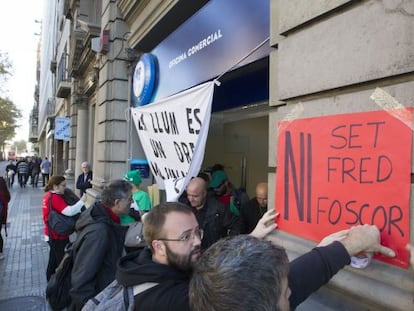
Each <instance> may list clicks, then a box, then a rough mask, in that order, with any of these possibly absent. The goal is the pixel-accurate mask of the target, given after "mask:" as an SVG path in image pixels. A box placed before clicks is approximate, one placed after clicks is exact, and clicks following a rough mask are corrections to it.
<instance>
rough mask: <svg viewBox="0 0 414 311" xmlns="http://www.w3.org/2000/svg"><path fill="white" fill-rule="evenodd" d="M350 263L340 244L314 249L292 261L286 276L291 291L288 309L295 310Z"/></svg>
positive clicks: (334, 243)
mask: <svg viewBox="0 0 414 311" xmlns="http://www.w3.org/2000/svg"><path fill="white" fill-rule="evenodd" d="M350 261H351V259H350V257H349V255H348V252H347V251H346V249H345V247H344V246H343V245H342V244H341V243H340V242H333V243H332V244H330V245H328V246H325V247H316V248H314V249H312V250H311V251H310V252H308V253H306V254H304V255H302V256H300V257H298V258H296V259H295V260H293V261H292V262H291V263H290V270H289V275H288V279H289V288H290V290H291V291H292V294H291V295H290V298H289V301H290V309H291V310H295V308H296V307H297V306H298V305H299V304H300V303H302V302H303V301H304V300H305V299H306V298H308V297H309V296H310V295H311V294H312V293H313V292H315V291H317V290H318V289H319V288H320V287H322V286H323V285H324V284H326V283H328V282H329V280H330V279H331V278H332V277H333V276H334V275H335V274H336V273H337V272H338V271H339V270H341V269H342V268H343V267H344V266H346V265H348V264H349V263H350Z"/></svg>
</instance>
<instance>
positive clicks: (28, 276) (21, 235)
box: [0, 182, 49, 311]
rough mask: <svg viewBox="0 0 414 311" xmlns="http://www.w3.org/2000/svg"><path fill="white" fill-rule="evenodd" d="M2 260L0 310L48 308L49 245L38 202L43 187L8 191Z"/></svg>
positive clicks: (40, 200)
mask: <svg viewBox="0 0 414 311" xmlns="http://www.w3.org/2000/svg"><path fill="white" fill-rule="evenodd" d="M10 194H11V197H12V199H11V201H10V203H9V216H8V221H7V222H8V224H7V231H8V237H5V233H4V229H3V230H2V236H3V239H4V250H3V253H4V256H5V258H4V260H1V261H0V310H11V311H13V310H19V311H26V310H45V311H46V310H49V309H48V307H47V304H46V301H45V288H46V272H45V271H46V265H47V261H48V256H49V247H48V245H47V243H46V242H44V241H43V221H42V212H41V202H42V197H43V194H44V192H43V188H42V187H40V188H32V186H31V185H27V186H26V188H20V186H19V185H18V184H17V183H16V182H15V184H14V186H13V188H12V189H11V191H10Z"/></svg>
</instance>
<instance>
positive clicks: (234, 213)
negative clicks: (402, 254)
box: [0, 158, 414, 311]
mask: <svg viewBox="0 0 414 311" xmlns="http://www.w3.org/2000/svg"><path fill="white" fill-rule="evenodd" d="M45 160H47V158H45ZM33 161H34V160H33ZM41 163H42V162H40V164H39V169H40V170H42V165H41ZM9 165H13V163H9ZM11 169H12V168H11V167H10V168H9V170H11ZM81 170H82V172H81V174H80V175H79V176H78V178H77V182H76V188H77V189H78V190H79V193H80V197H77V196H75V195H74V194H73V192H71V191H70V190H69V189H67V188H66V180H65V177H63V176H59V175H53V176H51V177H50V178H49V176H47V178H46V176H45V178H44V180H45V188H44V191H45V194H44V197H43V203H42V213H43V220H44V234H45V240H46V241H47V243H48V244H49V249H50V251H49V261H48V265H47V269H46V278H47V280H49V279H50V278H51V276H52V275H53V274H54V273H55V271H56V268H57V267H58V265H59V263H60V262H61V260H62V258H63V256H64V253H65V248H66V247H67V246H68V245H70V239H69V235H62V234H58V233H57V232H55V231H54V230H53V229H52V228H51V227H50V226H49V224H48V217H49V213H50V210H51V209H54V210H55V211H57V212H59V213H61V214H63V215H66V216H75V215H77V217H78V218H77V221H76V228H75V229H76V231H75V232H76V234H75V236H74V239H72V240H74V241H73V244H72V246H71V247H72V249H73V251H74V263H73V268H72V273H71V289H70V291H69V295H70V297H71V304H70V305H69V306H68V310H81V309H82V307H83V306H84V305H85V304H86V302H87V301H88V300H89V299H91V298H93V297H94V296H96V295H97V294H98V293H99V292H101V291H102V290H104V289H105V287H106V286H108V285H109V284H110V283H111V282H112V281H114V280H117V282H118V283H119V284H121V285H123V286H125V287H128V286H135V285H141V286H144V288H146V287H145V286H147V285H148V284H151V286H148V287H147V288H146V290H143V291H141V292H140V293H138V294H136V295H135V297H134V300H135V310H243V309H245V306H246V305H248V306H255V305H256V304H257V302H258V301H260V305H261V309H260V310H281V311H285V310H294V309H295V308H296V307H297V306H298V305H299V304H300V303H302V302H303V301H304V300H305V299H306V298H307V297H309V295H310V294H312V293H313V292H315V291H316V290H317V289H319V288H320V287H321V286H323V285H324V284H326V283H327V282H328V281H329V280H330V279H331V278H332V277H333V276H334V275H335V274H336V273H337V272H338V271H339V270H341V269H342V268H343V267H345V266H346V265H348V264H349V263H350V258H351V256H354V255H357V254H359V253H361V252H372V253H380V254H382V255H384V256H387V257H394V256H395V253H394V251H393V250H391V249H389V248H387V247H385V246H383V245H381V242H380V232H379V230H378V228H377V227H376V226H373V225H363V226H355V227H352V228H350V229H349V230H346V231H343V232H341V235H340V238H339V235H335V234H333V235H332V236H329V237H327V238H326V239H324V240H323V242H322V243H321V244H320V245H318V246H317V247H316V248H314V249H313V250H311V251H310V252H308V253H306V254H304V255H302V256H300V257H298V258H296V259H295V260H293V261H292V262H289V260H288V257H287V254H286V251H285V250H284V249H283V248H282V247H279V246H277V245H275V244H273V243H271V242H269V241H267V240H265V239H264V238H265V237H266V236H267V235H268V234H269V233H271V232H273V231H274V230H275V229H276V227H277V220H276V219H277V217H278V215H277V214H276V213H275V212H274V210H273V209H271V210H268V206H267V191H268V185H267V183H266V182H259V183H258V184H257V185H256V189H255V196H254V197H253V198H251V199H250V198H249V197H248V195H247V193H246V192H245V191H244V190H243V189H241V188H236V187H234V185H233V184H232V183H231V182H230V181H229V179H228V176H227V174H226V172H225V171H224V168H223V167H222V166H218V167H217V169H216V170H213V171H211V173H210V174H206V173H200V174H199V175H198V176H196V177H194V178H192V179H191V180H190V182H189V183H188V185H187V187H186V189H185V191H184V193H183V195H182V196H181V197H180V199H179V202H165V203H161V204H158V205H156V206H154V207H153V206H152V205H151V202H150V200H149V196H148V194H147V192H145V191H144V190H143V189H142V188H141V184H142V179H141V175H140V172H139V171H138V170H132V171H129V172H126V173H125V174H124V176H123V178H122V179H118V180H113V181H111V182H109V183H108V184H107V185H106V186H105V187H104V188H103V190H102V192H101V194H100V197H99V199H98V200H96V201H95V202H94V203H93V204H92V205H91V206H90V207H88V208H86V207H85V203H86V197H87V195H86V193H87V191H88V189H90V188H92V180H93V177H92V170H91V167H90V165H89V163H88V162H83V163H82V164H81ZM49 172H50V167H49ZM45 174H46V173H45ZM32 176H33V175H32ZM46 180H47V182H46ZM32 181H33V182H35V181H36V179H34V178H33V177H32ZM68 197H71V199H68ZM9 201H10V193H9V192H8V186H7V183H6V180H5V179H4V178H0V220H1V222H0V232H1V225H2V224H4V223H5V219H6V218H7V204H8V202H9ZM1 207H2V208H1ZM275 220H276V221H275ZM135 222H142V223H143V224H144V226H143V228H144V229H143V230H144V232H143V233H144V237H145V242H146V246H145V247H137V248H128V247H125V245H124V240H125V235H126V232H127V230H128V226H130V225H131V224H133V223H135ZM2 246H3V239H2V237H1V234H0V259H2ZM407 250H408V251H409V252H410V253H411V265H412V266H413V268H414V246H410V245H407ZM249 309H251V310H255V308H254V307H249Z"/></svg>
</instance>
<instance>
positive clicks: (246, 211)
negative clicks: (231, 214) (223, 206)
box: [240, 197, 267, 234]
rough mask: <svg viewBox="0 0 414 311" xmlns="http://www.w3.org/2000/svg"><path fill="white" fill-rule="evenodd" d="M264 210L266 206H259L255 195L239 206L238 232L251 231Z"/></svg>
mask: <svg viewBox="0 0 414 311" xmlns="http://www.w3.org/2000/svg"><path fill="white" fill-rule="evenodd" d="M266 211H267V207H260V206H259V203H258V202H257V200H256V197H254V198H253V199H251V200H249V201H247V202H246V203H244V204H243V205H242V206H241V208H240V220H241V229H240V233H242V234H243V233H250V232H252V231H253V230H254V228H256V225H257V223H258V222H259V220H260V218H262V216H263V214H264V213H266Z"/></svg>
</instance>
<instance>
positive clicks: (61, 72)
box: [56, 55, 72, 98]
mask: <svg viewBox="0 0 414 311" xmlns="http://www.w3.org/2000/svg"><path fill="white" fill-rule="evenodd" d="M66 60H67V56H66V55H64V56H62V58H61V59H60V61H59V66H58V67H57V74H56V78H57V87H56V97H58V98H67V97H69V96H70V91H71V86H72V83H71V79H70V77H69V74H68V70H67V67H66V64H67V61H66Z"/></svg>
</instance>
